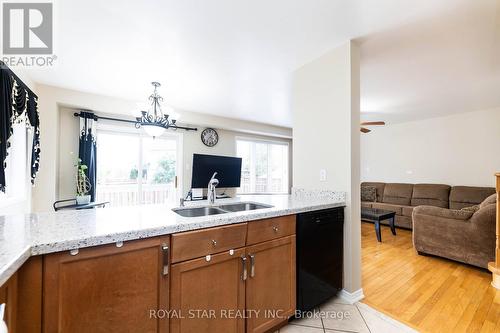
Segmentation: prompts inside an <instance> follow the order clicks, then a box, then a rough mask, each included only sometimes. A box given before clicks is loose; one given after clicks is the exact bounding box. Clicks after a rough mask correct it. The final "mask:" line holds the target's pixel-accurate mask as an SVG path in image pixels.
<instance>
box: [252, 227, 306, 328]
mask: <svg viewBox="0 0 500 333" xmlns="http://www.w3.org/2000/svg"><path fill="white" fill-rule="evenodd" d="M246 252H247V258H248V263H249V274H248V279H247V281H246V307H247V310H249V311H250V313H258V314H259V315H258V316H252V317H249V318H248V319H247V333H259V332H266V331H268V330H269V329H271V328H273V327H276V326H277V325H279V324H280V323H282V322H283V321H284V320H287V319H288V318H289V317H290V316H292V315H293V314H294V311H295V290H296V287H295V236H288V237H284V238H279V239H276V240H272V241H268V242H265V243H260V244H257V245H253V246H249V247H247V249H246Z"/></svg>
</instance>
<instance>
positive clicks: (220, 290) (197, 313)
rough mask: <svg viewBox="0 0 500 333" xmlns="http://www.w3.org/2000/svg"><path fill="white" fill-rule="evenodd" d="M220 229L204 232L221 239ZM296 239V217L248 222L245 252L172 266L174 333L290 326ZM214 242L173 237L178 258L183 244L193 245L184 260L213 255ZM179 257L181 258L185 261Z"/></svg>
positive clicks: (237, 238) (236, 232) (235, 234)
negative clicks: (197, 255)
mask: <svg viewBox="0 0 500 333" xmlns="http://www.w3.org/2000/svg"><path fill="white" fill-rule="evenodd" d="M237 226H239V225H236V226H231V227H232V228H233V229H230V230H231V232H230V234H231V235H232V237H229V239H233V240H234V241H233V242H232V243H234V244H241V239H244V237H242V234H241V230H240V229H237V228H235V227H237ZM218 229H219V228H214V229H206V230H202V231H200V232H203V233H204V235H214V234H220V233H221V232H222V231H221V230H218ZM225 232H226V233H227V232H228V230H226V231H225ZM294 234H295V215H293V216H286V217H280V218H275V219H265V220H260V221H254V222H249V223H248V236H247V242H246V244H247V246H246V247H242V248H237V249H234V250H232V251H233V252H230V251H231V250H230V248H228V247H225V248H224V251H223V252H220V253H218V254H211V255H210V256H203V257H200V258H198V259H194V260H189V261H183V262H178V263H175V264H173V265H172V274H171V310H172V313H171V322H170V323H171V332H172V333H192V332H204V333H219V332H237V333H240V332H252V333H257V332H266V331H269V330H270V329H273V328H275V327H277V326H278V325H280V324H281V323H283V322H284V321H286V320H287V319H288V318H289V317H290V316H292V315H293V314H294V311H295V302H296V301H295V293H296V285H295V280H296V275H295V235H294ZM218 236H219V237H220V236H222V234H220V235H218ZM243 236H246V235H245V234H243ZM211 237H212V236H210V237H205V236H202V235H200V233H197V232H194V233H182V234H178V235H173V236H172V247H173V253H176V251H178V250H177V248H176V247H177V246H178V245H179V244H182V245H183V247H184V248H187V247H188V244H189V249H188V250H183V255H186V253H188V252H189V253H190V254H191V255H192V254H194V253H199V254H202V253H203V254H208V253H214V251H215V250H214V249H212V248H207V243H208V240H210V239H211ZM189 238H193V239H198V240H199V241H188V240H189ZM220 238H221V239H224V237H220ZM179 240H182V242H180V241H179ZM226 243H227V241H224V244H226ZM250 244H251V245H250ZM207 251H212V252H207ZM177 253H178V255H177V256H176V258H182V257H183V255H180V254H179V253H180V252H177ZM173 256H174V254H173ZM228 317H229V318H228Z"/></svg>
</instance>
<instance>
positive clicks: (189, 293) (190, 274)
mask: <svg viewBox="0 0 500 333" xmlns="http://www.w3.org/2000/svg"><path fill="white" fill-rule="evenodd" d="M245 261H246V259H245V249H244V248H241V249H236V250H234V253H233V254H232V255H231V254H230V253H229V251H227V252H224V253H220V254H216V255H212V256H207V257H203V258H199V259H193V260H189V261H185V262H181V263H178V264H174V265H172V274H171V283H172V284H171V302H170V303H171V310H172V312H171V316H170V325H171V330H170V331H171V332H172V333H180V332H182V333H198V332H203V333H222V332H232V333H233V332H234V333H242V332H244V331H245V322H244V317H243V315H244V310H245V281H244V279H245V276H244V272H246V266H245Z"/></svg>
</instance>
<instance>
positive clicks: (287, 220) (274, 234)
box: [247, 215, 296, 245]
mask: <svg viewBox="0 0 500 333" xmlns="http://www.w3.org/2000/svg"><path fill="white" fill-rule="evenodd" d="M295 218H296V217H295V215H287V216H281V217H275V218H272V219H265V220H260V221H254V222H250V223H248V235H247V244H248V245H251V244H256V243H260V242H265V241H268V240H271V239H276V238H280V237H284V236H289V235H294V234H295Z"/></svg>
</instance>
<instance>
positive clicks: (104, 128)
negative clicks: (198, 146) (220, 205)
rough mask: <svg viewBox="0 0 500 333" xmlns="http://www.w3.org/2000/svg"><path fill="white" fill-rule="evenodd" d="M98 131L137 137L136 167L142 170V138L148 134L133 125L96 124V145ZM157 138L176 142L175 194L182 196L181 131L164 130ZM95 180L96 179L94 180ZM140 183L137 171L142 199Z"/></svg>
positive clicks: (139, 175)
mask: <svg viewBox="0 0 500 333" xmlns="http://www.w3.org/2000/svg"><path fill="white" fill-rule="evenodd" d="M99 133H105V134H111V135H126V136H132V137H137V138H138V139H139V151H138V156H137V158H138V165H137V169H138V170H142V167H143V164H142V163H143V157H144V152H143V139H144V138H150V136H149V135H147V134H146V133H144V132H143V131H142V130H140V129H139V130H138V129H136V128H135V127H130V126H116V125H110V124H107V123H101V124H99V123H98V124H97V127H96V135H97V139H96V140H97V145H99ZM157 139H159V140H162V139H174V140H175V142H176V166H175V167H176V177H177V181H175V180H174V182H175V190H176V191H175V194H176V198H175V200H177V198H179V197H181V196H182V185H183V169H182V165H183V163H182V157H183V153H182V147H183V135H182V133H172V132H165V133H164V134H162V135H161V136H160V137H158V138H157ZM97 161H98V162H97V163H99V156H97ZM96 181H97V180H96ZM142 185H143V179H142V172H139V173H138V182H137V191H138V198H140V199H141V201H142V195H140V194H141V193H142ZM137 205H139V206H140V205H145V203H144V202H138V203H137Z"/></svg>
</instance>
